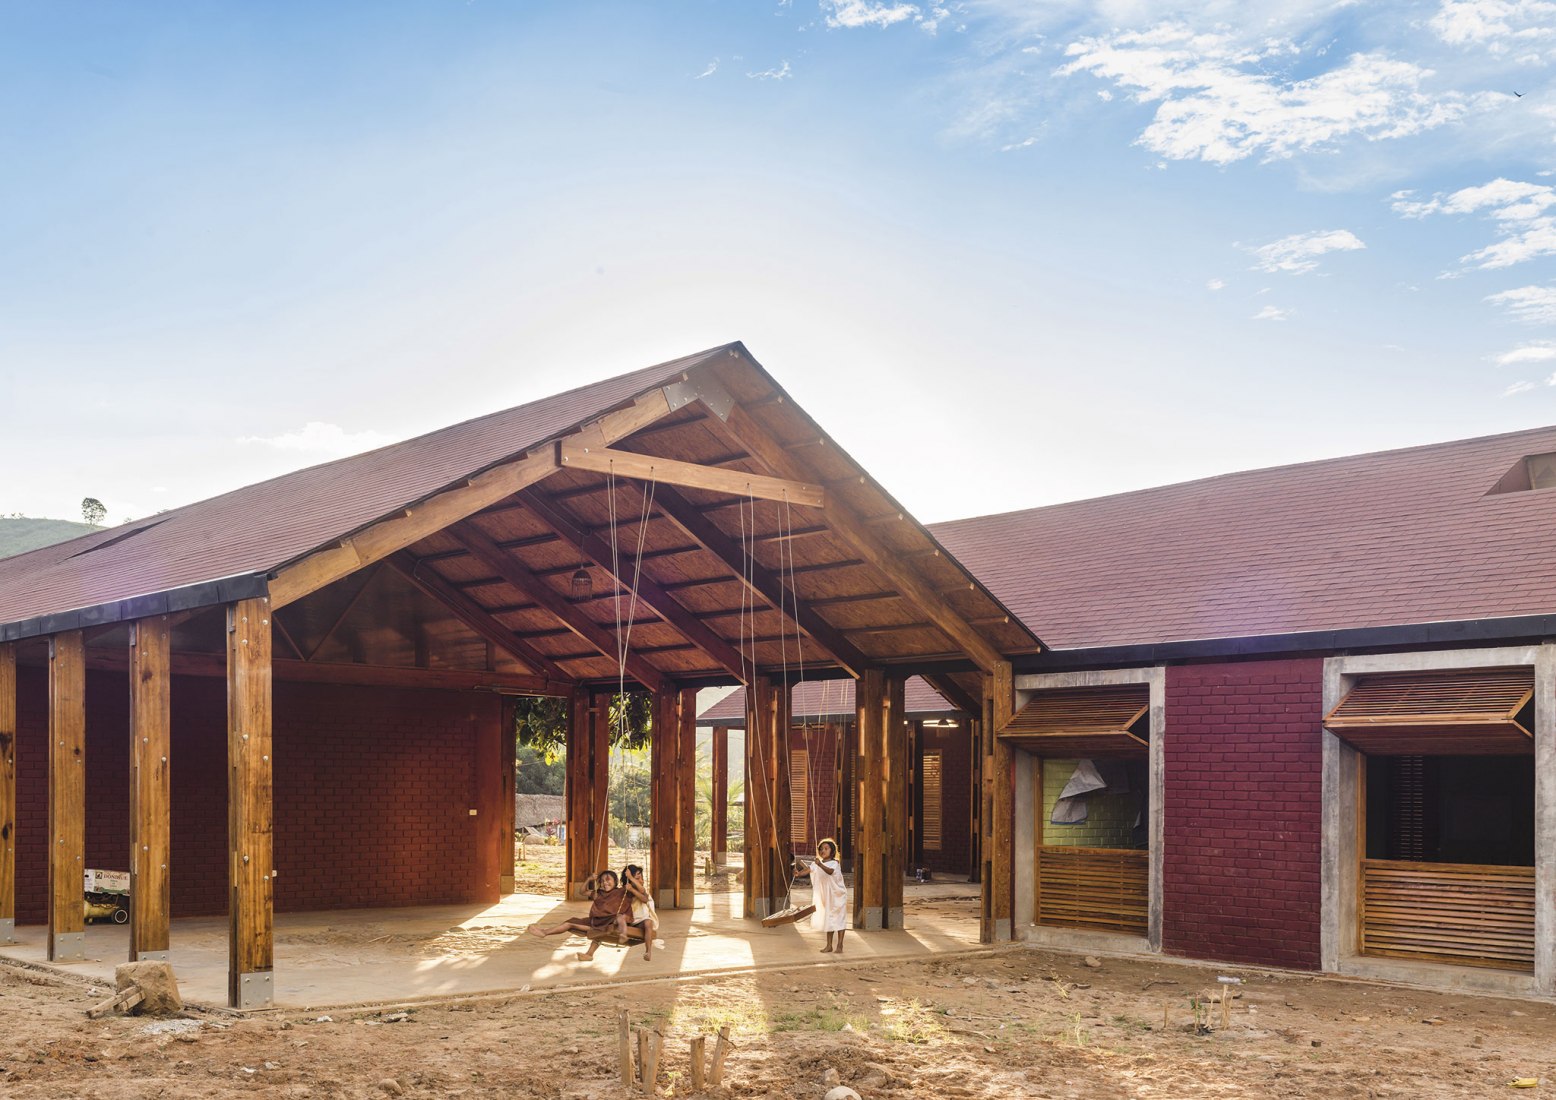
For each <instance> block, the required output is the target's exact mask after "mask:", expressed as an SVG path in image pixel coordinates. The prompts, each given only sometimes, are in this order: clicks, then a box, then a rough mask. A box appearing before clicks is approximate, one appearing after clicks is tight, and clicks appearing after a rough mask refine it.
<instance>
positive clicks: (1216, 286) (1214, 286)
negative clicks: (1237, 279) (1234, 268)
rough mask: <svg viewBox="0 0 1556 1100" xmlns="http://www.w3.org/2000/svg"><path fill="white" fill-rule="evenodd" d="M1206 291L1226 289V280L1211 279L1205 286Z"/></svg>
mask: <svg viewBox="0 0 1556 1100" xmlns="http://www.w3.org/2000/svg"><path fill="white" fill-rule="evenodd" d="M1205 289H1206V290H1224V289H1226V280H1224V279H1211V280H1210V281H1209V282H1207V283H1206V284H1205Z"/></svg>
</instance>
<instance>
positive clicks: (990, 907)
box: [979, 661, 1016, 943]
mask: <svg viewBox="0 0 1556 1100" xmlns="http://www.w3.org/2000/svg"><path fill="white" fill-rule="evenodd" d="M983 685H984V686H983V692H984V706H983V711H984V721H985V727H984V740H985V747H984V763H985V765H986V768H985V793H984V812H985V814H986V815H987V816H986V818H985V821H984V829H983V856H984V860H983V863H984V871H985V880H984V884H983V895H984V905H983V920H982V922H981V926H980V928H979V939H980V940H982V941H983V942H985V943H997V942H1002V941H1005V940H1009V939H1010V938H1011V936H1012V934H1013V925H1012V920H1011V914H1012V912H1013V910H1014V904H1015V903H1014V897H1013V894H1012V887H1013V882H1014V872H1015V865H1014V860H1015V846H1014V837H1013V835H1012V834H1013V827H1014V824H1015V808H1016V797H1015V796H1016V791H1015V781H1016V778H1015V768H1014V766H1013V759H1012V755H1011V750H1010V747H1009V746H1008V744H1006V742H1005V741H1004V740H1003V739H1001V737H1000V736H999V731H1000V730H1001V729H1003V728H1004V726H1005V723H1007V722H1009V721H1010V719H1011V717H1012V716H1013V715H1014V714H1015V709H1016V687H1015V678H1014V674H1013V673H1012V671H1011V667H1010V662H1009V661H1001V662H999V663H998V664H997V665H996V666H995V668H994V672H993V673H992V674H991V675H988V676H985V677H984V678H983Z"/></svg>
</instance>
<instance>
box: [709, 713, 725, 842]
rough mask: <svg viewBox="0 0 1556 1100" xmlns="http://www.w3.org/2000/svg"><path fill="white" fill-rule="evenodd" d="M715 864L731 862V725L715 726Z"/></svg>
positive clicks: (711, 812)
mask: <svg viewBox="0 0 1556 1100" xmlns="http://www.w3.org/2000/svg"><path fill="white" fill-rule="evenodd" d="M709 817H710V819H711V820H710V824H711V825H712V827H713V835H712V837H711V839H710V840H709V845H710V846H711V849H712V857H713V866H714V868H715V869H721V868H723V867H724V865H725V864H726V863H728V862H729V727H728V726H714V727H713V806H712V808H711V810H710V812H709Z"/></svg>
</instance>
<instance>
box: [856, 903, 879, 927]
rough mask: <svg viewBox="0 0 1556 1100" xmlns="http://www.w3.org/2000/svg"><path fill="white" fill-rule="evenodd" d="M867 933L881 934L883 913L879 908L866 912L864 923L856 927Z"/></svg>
mask: <svg viewBox="0 0 1556 1100" xmlns="http://www.w3.org/2000/svg"><path fill="white" fill-rule="evenodd" d="M855 927H857V928H859V929H860V930H862V931H865V932H879V931H880V930H881V911H880V909H878V908H874V907H872V908H869V909H866V910H865V911H864V923H863V924H862V925H855Z"/></svg>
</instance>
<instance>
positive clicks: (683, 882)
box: [675, 688, 697, 909]
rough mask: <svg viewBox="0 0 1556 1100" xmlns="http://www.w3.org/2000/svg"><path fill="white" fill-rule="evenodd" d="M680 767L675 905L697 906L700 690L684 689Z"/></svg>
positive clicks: (681, 906) (677, 906) (681, 907)
mask: <svg viewBox="0 0 1556 1100" xmlns="http://www.w3.org/2000/svg"><path fill="white" fill-rule="evenodd" d="M679 743H680V747H679V754H680V757H681V766H680V770H679V771H678V772H677V774H676V778H677V779H678V780H679V787H678V789H677V793H676V809H677V812H678V814H679V817H678V819H677V823H676V830H675V831H676V844H677V849H676V858H677V861H678V866H677V883H676V889H675V907H676V908H677V909H695V908H696V906H697V897H696V894H697V689H696V688H684V689H682V691H681V728H680V738H679Z"/></svg>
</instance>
